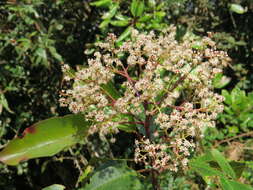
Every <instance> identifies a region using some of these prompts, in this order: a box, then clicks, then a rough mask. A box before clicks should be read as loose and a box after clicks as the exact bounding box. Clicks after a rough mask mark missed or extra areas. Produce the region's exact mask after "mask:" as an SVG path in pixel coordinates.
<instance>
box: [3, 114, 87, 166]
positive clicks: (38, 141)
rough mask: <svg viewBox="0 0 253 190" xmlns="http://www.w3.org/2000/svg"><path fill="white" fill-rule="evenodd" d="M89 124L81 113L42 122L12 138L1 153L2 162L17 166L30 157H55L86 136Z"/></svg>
mask: <svg viewBox="0 0 253 190" xmlns="http://www.w3.org/2000/svg"><path fill="white" fill-rule="evenodd" d="M90 125H91V123H90V122H87V121H85V119H84V116H83V115H81V114H76V115H75V114H71V115H66V116H64V117H53V118H50V119H46V120H43V121H40V122H38V123H35V124H34V125H32V126H31V127H29V128H27V129H25V131H24V132H23V134H22V136H21V137H16V138H14V139H13V140H11V141H10V142H9V143H8V144H7V146H6V147H5V148H4V149H3V150H2V151H1V152H0V161H1V162H3V163H5V164H8V165H17V164H18V163H19V162H21V161H25V160H28V159H31V158H38V157H46V156H53V155H54V154H56V153H58V152H60V151H61V150H62V149H64V148H66V147H68V146H70V145H73V144H75V143H77V142H78V141H79V140H81V139H82V138H84V137H85V136H86V135H87V130H88V127H89V126H90Z"/></svg>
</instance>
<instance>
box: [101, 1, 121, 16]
mask: <svg viewBox="0 0 253 190" xmlns="http://www.w3.org/2000/svg"><path fill="white" fill-rule="evenodd" d="M118 8H119V4H117V3H115V4H113V5H112V7H111V9H110V11H109V12H107V13H105V14H104V15H103V16H102V19H104V20H107V19H111V18H112V17H114V15H115V14H116V12H117V10H118Z"/></svg>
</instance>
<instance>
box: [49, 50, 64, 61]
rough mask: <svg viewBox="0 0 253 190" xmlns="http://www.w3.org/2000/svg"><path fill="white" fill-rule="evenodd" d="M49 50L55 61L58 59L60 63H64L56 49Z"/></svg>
mask: <svg viewBox="0 0 253 190" xmlns="http://www.w3.org/2000/svg"><path fill="white" fill-rule="evenodd" d="M48 50H49V52H50V53H51V55H52V56H53V57H54V58H55V59H57V60H58V61H60V62H62V61H63V59H62V56H61V55H60V54H58V53H57V51H56V49H55V47H53V46H50V47H48Z"/></svg>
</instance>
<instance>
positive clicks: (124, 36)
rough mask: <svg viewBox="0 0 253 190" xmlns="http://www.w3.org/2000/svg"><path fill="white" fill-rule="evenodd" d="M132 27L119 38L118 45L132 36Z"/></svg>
mask: <svg viewBox="0 0 253 190" xmlns="http://www.w3.org/2000/svg"><path fill="white" fill-rule="evenodd" d="M132 29H133V28H132V27H131V26H129V27H128V28H127V29H126V30H125V31H124V32H123V33H122V34H121V35H120V36H119V38H118V39H117V43H119V42H121V41H123V40H125V39H126V38H127V37H128V36H130V34H131V33H132Z"/></svg>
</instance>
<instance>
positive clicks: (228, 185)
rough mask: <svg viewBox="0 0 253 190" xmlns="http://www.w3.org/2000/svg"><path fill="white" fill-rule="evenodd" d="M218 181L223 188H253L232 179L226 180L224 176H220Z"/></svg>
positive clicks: (229, 189)
mask: <svg viewBox="0 0 253 190" xmlns="http://www.w3.org/2000/svg"><path fill="white" fill-rule="evenodd" d="M220 182H221V187H222V189H223V190H253V188H252V187H251V186H249V185H246V184H242V183H239V182H237V181H233V180H228V179H226V178H221V179H220Z"/></svg>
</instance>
